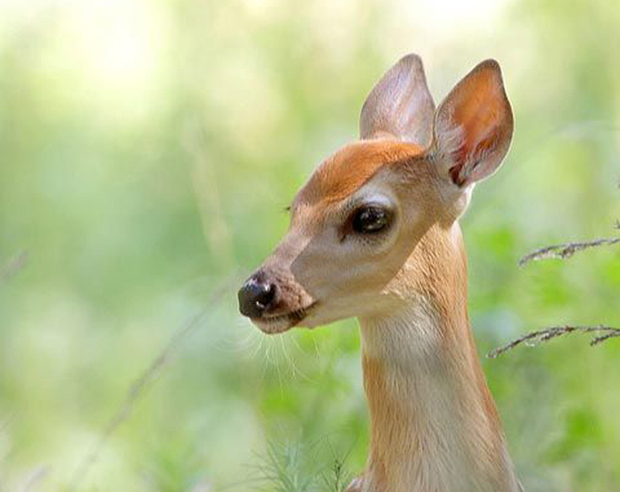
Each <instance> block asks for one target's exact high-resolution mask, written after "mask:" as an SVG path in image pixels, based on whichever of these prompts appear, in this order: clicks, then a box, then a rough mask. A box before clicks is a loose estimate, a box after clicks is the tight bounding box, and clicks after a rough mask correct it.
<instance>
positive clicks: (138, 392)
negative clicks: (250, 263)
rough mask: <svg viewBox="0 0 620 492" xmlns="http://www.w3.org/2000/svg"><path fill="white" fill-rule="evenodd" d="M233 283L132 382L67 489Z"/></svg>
mask: <svg viewBox="0 0 620 492" xmlns="http://www.w3.org/2000/svg"><path fill="white" fill-rule="evenodd" d="M236 277H237V275H235V276H234V279H235V280H236ZM231 283H232V276H231V277H229V278H227V279H226V280H225V281H224V282H223V283H222V284H221V285H220V286H219V287H218V288H216V289H215V291H214V292H213V294H212V295H211V297H210V298H209V300H208V301H207V303H206V305H205V307H204V308H203V309H202V310H201V311H200V313H198V314H197V315H196V316H194V317H192V318H190V319H189V320H188V321H187V322H185V323H184V324H183V325H182V326H181V327H180V328H179V329H178V330H177V331H176V332H175V333H174V334H173V335H172V337H171V338H170V340H169V341H168V343H167V344H166V345H165V346H164V347H163V349H162V350H161V351H160V352H159V353H158V354H157V355H156V357H155V358H154V359H153V360H152V362H151V363H150V364H149V365H148V367H147V368H146V369H145V370H144V371H143V372H142V374H140V375H139V376H138V377H137V378H136V379H135V380H134V381H133V383H132V384H131V385H130V386H129V389H128V390H127V392H126V393H125V397H124V398H123V401H122V402H121V404H120V405H119V407H118V408H117V409H116V411H115V412H114V413H113V415H112V417H111V418H110V419H109V420H108V421H107V423H106V424H105V426H104V428H103V431H102V432H101V434H100V436H99V438H98V439H97V440H96V441H95V442H94V443H93V445H92V447H91V449H90V450H89V451H88V452H87V453H86V455H85V456H84V457H83V459H82V461H81V462H80V463H79V464H78V466H77V468H76V470H75V473H74V474H73V477H72V478H71V480H70V481H69V484H68V485H67V487H66V489H65V490H66V491H67V492H73V491H76V490H78V489H79V487H80V485H81V484H82V483H83V482H84V479H85V478H86V476H87V474H88V472H89V470H90V469H91V467H92V466H93V465H94V464H95V463H96V461H97V459H98V458H99V455H100V454H101V451H102V450H103V448H104V446H105V445H106V443H107V442H108V440H109V439H110V437H111V436H112V435H113V434H114V433H115V432H116V430H118V428H119V427H120V426H121V424H123V422H125V421H126V420H127V419H128V418H129V417H130V416H131V413H132V411H133V409H134V407H135V406H136V403H137V402H138V400H139V399H140V398H141V397H142V396H143V395H144V393H145V392H146V391H147V390H148V389H149V388H150V386H151V384H152V383H154V382H155V381H156V380H157V378H158V377H159V376H160V374H161V372H162V370H163V368H164V367H165V366H166V364H167V363H168V362H169V361H170V359H171V357H172V355H173V354H174V353H175V352H176V351H177V350H178V348H179V346H180V344H181V342H183V341H184V340H186V339H187V338H189V336H191V335H192V334H193V333H194V332H195V331H196V330H197V329H198V328H200V327H201V326H204V323H205V322H206V321H207V319H208V317H209V315H210V314H211V313H212V311H213V309H214V308H215V306H216V305H217V304H218V302H220V301H221V299H222V298H223V296H224V294H227V293H228V290H229V288H230V285H231Z"/></svg>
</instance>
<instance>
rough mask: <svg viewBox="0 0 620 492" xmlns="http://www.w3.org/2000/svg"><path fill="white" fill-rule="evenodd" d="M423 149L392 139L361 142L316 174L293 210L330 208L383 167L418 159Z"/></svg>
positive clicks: (301, 191) (322, 167)
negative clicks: (300, 207) (299, 207)
mask: <svg viewBox="0 0 620 492" xmlns="http://www.w3.org/2000/svg"><path fill="white" fill-rule="evenodd" d="M423 150H424V149H423V148H422V147H420V146H418V145H416V144H413V143H406V142H400V141H396V140H394V139H393V138H392V139H380V140H362V141H359V142H354V143H351V144H349V145H346V146H345V147H343V148H342V149H340V150H338V151H337V152H336V153H334V154H333V155H332V156H331V157H329V158H328V159H327V160H326V161H325V162H323V163H322V164H321V165H320V166H319V167H318V169H317V170H316V171H315V172H314V174H313V175H312V177H311V178H310V180H309V181H308V183H307V184H306V185H305V186H304V187H303V188H302V189H301V190H300V191H299V193H298V194H297V196H296V198H295V201H294V204H293V207H292V208H293V211H294V209H295V208H296V207H298V206H300V205H303V206H323V207H325V206H328V205H329V204H333V203H336V202H339V201H342V200H343V199H345V198H346V197H348V196H351V195H352V194H353V193H354V192H355V191H357V190H358V189H359V188H360V187H361V186H362V185H363V184H365V183H366V182H367V181H368V180H369V179H370V178H371V177H373V176H374V175H375V173H376V172H377V171H378V170H379V169H380V168H382V167H383V166H386V165H390V164H398V163H402V162H403V161H406V160H408V159H412V158H415V157H416V156H419V155H420V154H421V153H422V152H423Z"/></svg>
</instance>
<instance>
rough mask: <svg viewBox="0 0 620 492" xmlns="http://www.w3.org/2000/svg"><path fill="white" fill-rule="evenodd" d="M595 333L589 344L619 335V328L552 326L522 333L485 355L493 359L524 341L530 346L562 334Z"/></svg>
mask: <svg viewBox="0 0 620 492" xmlns="http://www.w3.org/2000/svg"><path fill="white" fill-rule="evenodd" d="M575 332H579V333H597V334H598V335H597V336H595V337H594V338H593V339H592V340H591V341H590V346H592V347H593V346H594V345H598V344H600V343H602V342H604V341H606V340H609V339H610V338H616V337H620V328H614V327H611V326H604V325H598V326H553V327H551V328H546V329H544V330H540V331H534V332H531V333H528V334H527V335H523V336H522V337H520V338H517V339H516V340H514V341H512V342H510V343H509V344H507V345H504V346H503V347H499V348H496V349H495V350H492V351H491V352H489V353H488V354H487V357H488V358H490V359H495V358H496V357H498V356H500V355H502V354H503V353H505V352H508V351H509V350H512V349H513V348H515V347H517V346H519V345H521V344H523V343H526V344H527V345H530V346H537V345H538V344H540V343H543V342H548V341H549V340H552V339H554V338H557V337H560V336H562V335H568V334H569V333H575Z"/></svg>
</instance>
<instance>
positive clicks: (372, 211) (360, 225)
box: [351, 205, 392, 234]
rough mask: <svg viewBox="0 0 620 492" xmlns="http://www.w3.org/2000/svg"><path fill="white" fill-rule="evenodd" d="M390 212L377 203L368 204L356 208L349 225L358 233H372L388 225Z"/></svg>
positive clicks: (390, 216)
mask: <svg viewBox="0 0 620 492" xmlns="http://www.w3.org/2000/svg"><path fill="white" fill-rule="evenodd" d="M391 218H392V214H391V213H390V211H389V210H386V209H385V208H383V207H379V206H377V205H369V206H366V207H362V208H360V209H358V210H357V211H356V212H355V213H354V214H353V221H352V223H351V226H352V228H353V230H354V231H355V232H357V233H359V234H374V233H375V232H380V231H382V230H383V229H385V228H386V227H387V226H388V225H390V220H391Z"/></svg>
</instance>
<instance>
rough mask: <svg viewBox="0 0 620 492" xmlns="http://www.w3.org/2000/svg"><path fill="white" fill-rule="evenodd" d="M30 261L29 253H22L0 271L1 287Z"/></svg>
mask: <svg viewBox="0 0 620 492" xmlns="http://www.w3.org/2000/svg"><path fill="white" fill-rule="evenodd" d="M27 261H28V252H27V251H20V252H19V253H18V254H16V255H15V256H14V257H13V258H11V260H10V261H9V262H8V263H7V264H6V265H4V267H3V268H2V269H1V270H0V285H2V284H3V283H5V282H7V281H8V280H10V279H11V277H12V276H13V275H15V274H16V273H17V272H19V271H20V270H21V269H22V268H24V266H25V265H26V263H27Z"/></svg>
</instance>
